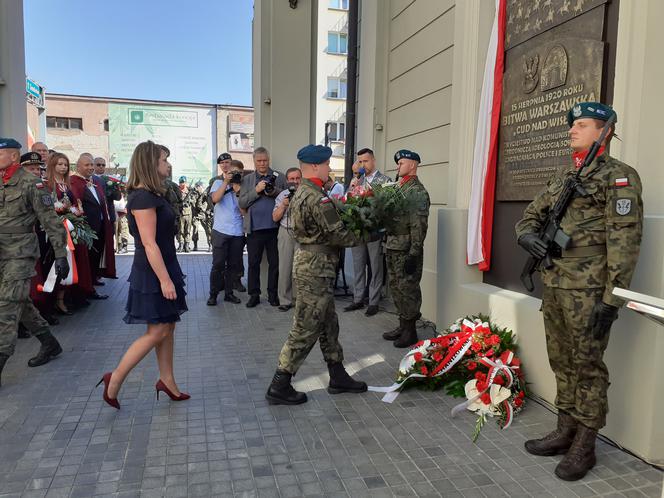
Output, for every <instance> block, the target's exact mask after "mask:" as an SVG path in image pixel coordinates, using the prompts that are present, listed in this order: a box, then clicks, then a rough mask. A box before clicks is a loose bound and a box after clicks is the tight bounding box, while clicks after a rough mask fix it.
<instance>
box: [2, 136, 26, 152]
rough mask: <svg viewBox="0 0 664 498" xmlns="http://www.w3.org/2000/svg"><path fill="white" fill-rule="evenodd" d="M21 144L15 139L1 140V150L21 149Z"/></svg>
mask: <svg viewBox="0 0 664 498" xmlns="http://www.w3.org/2000/svg"><path fill="white" fill-rule="evenodd" d="M21 147H22V146H21V144H20V143H18V142H17V141H16V140H14V139H13V138H0V149H19V150H20V149H21Z"/></svg>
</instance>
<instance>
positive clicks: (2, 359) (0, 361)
mask: <svg viewBox="0 0 664 498" xmlns="http://www.w3.org/2000/svg"><path fill="white" fill-rule="evenodd" d="M8 359H9V356H7V355H6V354H4V353H0V387H1V386H2V370H3V369H4V368H5V363H7V360H8Z"/></svg>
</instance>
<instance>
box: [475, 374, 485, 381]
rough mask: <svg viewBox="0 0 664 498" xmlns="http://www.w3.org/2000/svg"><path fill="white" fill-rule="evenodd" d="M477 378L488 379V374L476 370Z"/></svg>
mask: <svg viewBox="0 0 664 498" xmlns="http://www.w3.org/2000/svg"><path fill="white" fill-rule="evenodd" d="M475 378H476V379H477V380H485V379H486V375H484V374H483V373H482V372H475Z"/></svg>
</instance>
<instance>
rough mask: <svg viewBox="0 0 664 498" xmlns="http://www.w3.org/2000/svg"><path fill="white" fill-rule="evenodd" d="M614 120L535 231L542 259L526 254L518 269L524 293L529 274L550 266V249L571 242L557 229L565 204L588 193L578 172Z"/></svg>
mask: <svg viewBox="0 0 664 498" xmlns="http://www.w3.org/2000/svg"><path fill="white" fill-rule="evenodd" d="M615 121H616V115H615V114H613V115H612V116H611V117H609V119H608V120H607V121H606V123H605V124H604V128H602V133H601V134H600V136H599V138H598V139H597V140H596V141H595V142H594V143H593V145H592V147H590V150H589V151H588V155H587V156H586V159H585V160H584V161H583V164H582V165H581V167H580V168H579V169H577V170H576V173H575V174H574V175H572V176H570V177H568V178H567V179H566V180H565V184H564V185H563V189H562V191H561V192H560V196H559V197H558V200H557V201H556V203H555V204H554V205H553V208H552V209H551V210H550V211H549V213H548V215H547V217H546V223H545V224H544V226H543V227H542V229H541V230H540V232H539V234H538V237H539V238H540V240H541V241H542V242H544V243H545V244H546V247H547V249H546V255H545V256H544V257H543V258H536V257H535V256H532V255H531V256H529V257H528V260H527V261H526V264H525V265H524V267H523V271H522V272H521V283H523V285H524V287H525V288H526V289H527V290H528V292H532V291H533V290H534V289H535V285H534V284H533V273H535V272H536V271H540V269H541V267H542V266H543V267H544V268H547V269H548V268H551V267H552V266H553V258H552V256H551V251H552V250H553V249H555V246H557V247H559V248H560V249H567V248H569V246H570V244H571V243H572V239H571V238H570V237H569V235H567V234H566V233H565V232H563V231H562V229H561V228H560V222H561V221H562V219H563V216H565V212H566V211H567V207H568V206H569V205H570V203H571V202H572V200H573V199H574V198H575V197H585V196H587V195H588V192H586V189H585V188H583V185H582V182H581V172H582V171H583V170H584V169H585V168H587V167H588V166H590V164H591V163H592V162H593V161H594V160H595V157H596V156H597V152H599V149H600V147H601V146H602V142H603V141H604V139H605V138H606V135H607V134H608V133H609V129H610V128H611V126H612V125H613V123H615Z"/></svg>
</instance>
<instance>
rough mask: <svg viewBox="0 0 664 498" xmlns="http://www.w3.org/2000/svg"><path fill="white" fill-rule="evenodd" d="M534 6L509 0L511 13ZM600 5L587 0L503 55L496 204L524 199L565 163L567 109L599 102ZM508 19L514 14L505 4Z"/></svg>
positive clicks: (601, 60)
mask: <svg viewBox="0 0 664 498" xmlns="http://www.w3.org/2000/svg"><path fill="white" fill-rule="evenodd" d="M537 3H538V2H535V1H528V2H526V1H525V0H523V1H521V0H510V4H513V5H514V6H515V7H516V8H518V9H522V8H524V5H525V4H529V5H531V4H537ZM549 3H551V2H549ZM552 3H560V2H555V1H553V0H552ZM568 3H569V2H568ZM579 3H584V2H579ZM602 3H603V2H599V1H595V2H591V1H590V0H586V2H585V4H589V5H590V4H592V5H594V7H595V8H593V9H591V10H589V11H587V12H585V13H582V14H581V15H577V16H576V17H574V16H573V15H572V16H571V19H569V20H567V18H565V19H563V21H560V20H559V19H558V21H560V22H558V23H557V24H556V23H555V19H554V21H551V22H552V25H555V27H553V28H551V29H548V30H547V31H544V32H542V33H539V34H536V35H534V36H532V37H530V38H528V39H527V40H525V41H522V42H521V43H519V44H518V45H515V44H514V43H512V45H511V48H510V49H509V50H508V51H507V52H506V55H505V73H504V79H503V101H502V110H501V126H500V137H499V138H500V140H499V154H498V184H497V192H496V199H497V200H498V201H518V200H531V199H532V198H533V196H534V195H535V194H536V193H537V192H538V191H539V190H540V189H541V188H542V186H543V185H545V184H546V181H547V180H548V178H549V177H550V176H551V174H552V173H554V172H555V171H556V170H557V169H558V168H560V167H561V166H563V165H565V164H568V162H569V161H570V149H569V138H568V136H567V131H568V129H569V128H568V125H567V120H566V116H567V111H568V110H569V109H570V108H571V107H572V106H573V105H574V104H576V103H578V102H582V101H586V100H590V101H599V100H601V96H600V92H601V87H602V69H603V61H604V49H605V44H604V42H603V41H602V30H603V25H604V6H603V5H600V6H597V4H602ZM585 4H584V5H585ZM540 5H541V3H540ZM564 5H565V4H564V3H563V4H561V7H562V6H564ZM559 8H560V7H559ZM510 15H515V14H514V13H513V12H511V11H510V10H509V6H508V19H509V16H510ZM565 15H567V14H566V12H564V13H563V17H564V16H565ZM507 29H508V31H507V35H509V34H510V31H509V29H510V27H509V25H508V28H507ZM521 33H522V31H521ZM521 36H522V37H523V35H521ZM506 38H507V36H506ZM512 40H514V38H512Z"/></svg>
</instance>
